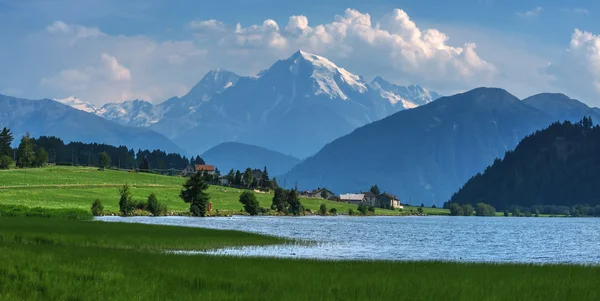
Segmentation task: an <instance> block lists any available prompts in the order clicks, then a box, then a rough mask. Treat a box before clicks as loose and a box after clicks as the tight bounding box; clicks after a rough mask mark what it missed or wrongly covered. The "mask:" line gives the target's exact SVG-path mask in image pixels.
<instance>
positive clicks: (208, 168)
mask: <svg viewBox="0 0 600 301" xmlns="http://www.w3.org/2000/svg"><path fill="white" fill-rule="evenodd" d="M197 172H207V173H208V174H211V175H212V174H214V173H215V166H214V165H195V166H192V165H188V166H187V167H186V168H184V169H183V170H182V171H181V173H180V175H181V176H182V177H191V176H193V175H195V174H196V173H197Z"/></svg>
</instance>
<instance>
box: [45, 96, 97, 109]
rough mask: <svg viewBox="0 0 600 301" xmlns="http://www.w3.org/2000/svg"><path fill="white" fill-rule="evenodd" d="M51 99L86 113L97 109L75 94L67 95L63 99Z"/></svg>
mask: <svg viewBox="0 0 600 301" xmlns="http://www.w3.org/2000/svg"><path fill="white" fill-rule="evenodd" d="M52 100H54V101H57V102H60V103H62V104H64V105H67V106H70V107H73V108H74V109H77V110H80V111H84V112H88V113H96V111H97V110H98V109H97V108H96V107H95V106H94V105H93V104H91V103H89V102H87V101H83V100H81V99H79V98H77V97H75V96H69V97H66V98H63V99H56V98H53V99H52Z"/></svg>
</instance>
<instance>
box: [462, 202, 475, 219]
mask: <svg viewBox="0 0 600 301" xmlns="http://www.w3.org/2000/svg"><path fill="white" fill-rule="evenodd" d="M462 210H463V215H464V216H471V215H473V206H471V205H469V204H464V205H462Z"/></svg>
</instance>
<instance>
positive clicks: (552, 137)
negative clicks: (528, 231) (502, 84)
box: [451, 121, 600, 209]
mask: <svg viewBox="0 0 600 301" xmlns="http://www.w3.org/2000/svg"><path fill="white" fill-rule="evenodd" d="M599 154H600V127H598V126H595V127H591V123H576V124H572V123H571V122H568V121H567V122H564V123H562V124H561V123H554V124H552V125H551V126H550V127H548V128H547V129H545V130H543V131H539V132H536V133H535V134H533V135H531V136H528V137H526V138H525V139H523V141H521V142H520V143H519V145H518V146H517V147H516V148H515V150H514V151H511V152H508V153H506V155H505V156H504V159H502V160H500V159H498V160H496V161H495V162H494V163H493V164H492V165H491V166H490V167H488V168H487V169H486V170H485V172H484V173H483V174H477V175H476V176H474V177H473V178H471V179H470V180H469V181H468V182H467V183H466V184H465V185H464V186H463V187H462V188H461V189H460V190H459V191H458V192H457V193H456V194H454V195H453V196H452V199H451V201H452V202H457V203H460V204H463V203H467V204H469V203H470V204H475V203H478V202H485V203H489V204H491V205H493V206H495V207H496V208H498V209H506V208H508V207H509V206H511V205H518V206H524V207H531V206H533V205H561V206H573V205H576V204H587V205H591V206H595V205H600V195H599V194H598V187H600V173H598V170H600V155H599Z"/></svg>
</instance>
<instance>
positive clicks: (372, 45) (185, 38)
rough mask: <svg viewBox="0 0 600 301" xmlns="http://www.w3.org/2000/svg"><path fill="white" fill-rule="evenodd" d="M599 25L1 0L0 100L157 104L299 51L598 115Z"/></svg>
mask: <svg viewBox="0 0 600 301" xmlns="http://www.w3.org/2000/svg"><path fill="white" fill-rule="evenodd" d="M598 15H600V1H591V0H588V1H577V0H573V1H558V0H545V1H541V0H538V1H535V0H521V1H516V0H504V1H500V0H459V1H441V0H435V1H433V0H405V1H389V0H371V1H357V0H346V1H339V0H328V1H323V0H304V1H281V0H194V1H192V0H170V1H166V0H143V1H141V0H130V1H120V0H0V28H2V30H0V70H2V72H0V94H5V95H10V96H17V97H23V98H30V99H40V98H64V97H67V96H71V95H75V96H77V97H79V98H81V99H83V100H86V101H89V102H92V103H93V104H95V105H98V106H100V105H102V104H104V103H107V102H121V101H126V100H131V99H144V100H148V101H151V102H153V103H160V102H162V101H164V100H166V99H168V98H170V97H173V96H183V95H184V94H185V93H186V92H187V91H189V89H190V88H191V87H192V86H193V85H194V84H195V83H197V82H198V81H199V80H200V79H201V78H202V76H203V75H204V74H205V73H207V72H208V71H209V70H211V69H214V68H223V69H227V70H230V71H233V72H236V73H238V74H240V75H255V74H256V73H258V72H259V71H260V70H263V69H267V68H269V66H271V65H272V64H273V63H274V62H275V61H277V60H280V59H285V58H287V57H289V56H291V55H292V54H293V53H294V52H295V51H297V50H298V49H302V50H304V51H307V52H311V53H314V54H318V55H322V56H325V57H327V58H329V59H330V60H332V61H333V62H335V63H336V64H337V65H338V66H340V67H343V68H345V69H347V70H348V71H350V72H352V73H355V74H357V75H361V76H363V77H364V78H365V79H366V80H369V81H370V80H372V79H373V78H374V77H375V76H382V77H383V78H385V79H386V80H388V81H390V82H394V83H397V84H419V85H422V86H424V87H426V88H428V89H431V90H434V91H436V92H438V93H441V94H444V95H450V94H453V93H459V92H463V91H466V90H469V89H472V88H476V87H480V86H488V87H501V88H504V89H506V90H507V91H509V92H510V93H512V94H514V95H515V96H517V97H519V98H525V97H527V96H531V95H533V94H536V93H541V92H558V93H565V94H567V95H569V96H570V97H572V98H576V99H579V100H581V101H583V102H585V103H587V104H588V105H591V106H600V18H598Z"/></svg>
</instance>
